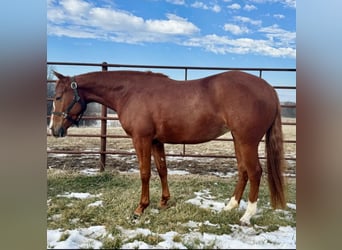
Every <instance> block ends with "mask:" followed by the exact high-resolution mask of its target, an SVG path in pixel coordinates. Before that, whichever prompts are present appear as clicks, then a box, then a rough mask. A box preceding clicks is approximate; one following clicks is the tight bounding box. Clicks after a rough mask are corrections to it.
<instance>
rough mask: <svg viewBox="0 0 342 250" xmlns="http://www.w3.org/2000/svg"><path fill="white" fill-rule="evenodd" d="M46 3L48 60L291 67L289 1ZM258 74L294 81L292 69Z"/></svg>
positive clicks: (293, 38) (66, 70) (293, 55)
mask: <svg viewBox="0 0 342 250" xmlns="http://www.w3.org/2000/svg"><path fill="white" fill-rule="evenodd" d="M47 6H48V7H47V20H48V21H47V60H48V61H67V62H94V63H101V62H103V61H106V62H108V63H117V64H147V65H174V66H209V67H276V68H294V67H296V2H295V0H245V1H241V0H240V1H238V0H209V1H197V0H139V1H138V0H120V1H119V0H116V1H110V0H96V1H89V0H48V4H47ZM56 68H57V69H58V70H59V69H61V71H62V72H63V73H69V71H70V70H73V72H75V70H76V71H79V69H70V68H62V67H60V66H58V67H56ZM82 70H83V71H90V70H92V71H93V70H95V69H94V68H92V69H88V68H84V69H82ZM96 70H98V69H96ZM76 73H78V72H76ZM76 73H74V74H76ZM166 73H167V74H169V75H170V77H174V78H181V77H182V76H179V73H173V72H166ZM173 74H174V75H173ZM200 74H201V73H198V72H197V73H194V76H193V77H197V76H199V75H200ZM203 74H208V73H203ZM265 74H266V73H265ZM265 77H266V78H267V77H269V80H271V81H277V79H278V80H279V81H281V82H279V83H280V84H286V85H294V84H295V73H290V74H284V73H282V76H281V77H279V76H273V75H272V74H269V76H267V74H266V76H265ZM190 78H191V76H190ZM280 79H281V80H280ZM275 84H276V83H275Z"/></svg>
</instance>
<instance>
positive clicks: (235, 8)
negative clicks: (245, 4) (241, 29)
mask: <svg viewBox="0 0 342 250" xmlns="http://www.w3.org/2000/svg"><path fill="white" fill-rule="evenodd" d="M227 8H228V9H232V10H239V9H241V5H240V4H238V3H233V4H231V5H228V6H227Z"/></svg>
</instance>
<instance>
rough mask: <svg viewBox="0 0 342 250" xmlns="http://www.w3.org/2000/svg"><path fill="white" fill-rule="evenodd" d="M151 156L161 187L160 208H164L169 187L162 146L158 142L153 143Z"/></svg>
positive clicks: (167, 198) (168, 197)
mask: <svg viewBox="0 0 342 250" xmlns="http://www.w3.org/2000/svg"><path fill="white" fill-rule="evenodd" d="M152 154H153V158H154V162H155V164H156V166H157V170H158V174H159V177H160V182H161V186H162V196H161V200H160V207H161V208H166V207H167V201H168V200H169V199H170V192H169V185H168V183H167V168H166V160H165V150H164V144H163V143H161V142H159V141H153V143H152Z"/></svg>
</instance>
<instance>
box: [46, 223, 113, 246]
mask: <svg viewBox="0 0 342 250" xmlns="http://www.w3.org/2000/svg"><path fill="white" fill-rule="evenodd" d="M106 234H107V232H106V229H105V227H104V226H92V227H88V228H81V229H74V230H66V231H62V230H61V229H56V230H48V231H47V248H52V249H53V248H56V249H79V248H83V249H84V248H88V249H89V248H94V249H99V248H101V247H102V245H103V244H102V242H101V241H99V240H97V239H98V238H101V237H104V236H106ZM62 236H65V237H66V240H64V241H61V237H62Z"/></svg>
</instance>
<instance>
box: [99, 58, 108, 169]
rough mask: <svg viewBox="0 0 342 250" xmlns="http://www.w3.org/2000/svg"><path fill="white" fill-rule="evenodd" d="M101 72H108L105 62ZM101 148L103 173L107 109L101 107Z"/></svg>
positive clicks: (103, 106)
mask: <svg viewBox="0 0 342 250" xmlns="http://www.w3.org/2000/svg"><path fill="white" fill-rule="evenodd" d="M102 71H108V66H107V63H106V62H103V63H102ZM101 117H102V119H101V148H100V152H101V153H100V171H101V172H103V171H104V170H105V166H106V154H105V151H106V146H107V120H106V119H104V118H105V117H107V107H106V106H105V105H101Z"/></svg>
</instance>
